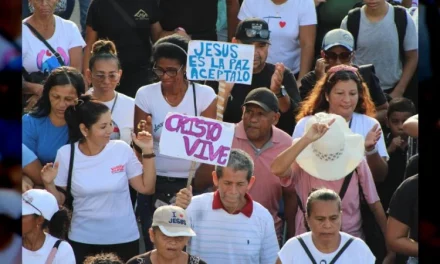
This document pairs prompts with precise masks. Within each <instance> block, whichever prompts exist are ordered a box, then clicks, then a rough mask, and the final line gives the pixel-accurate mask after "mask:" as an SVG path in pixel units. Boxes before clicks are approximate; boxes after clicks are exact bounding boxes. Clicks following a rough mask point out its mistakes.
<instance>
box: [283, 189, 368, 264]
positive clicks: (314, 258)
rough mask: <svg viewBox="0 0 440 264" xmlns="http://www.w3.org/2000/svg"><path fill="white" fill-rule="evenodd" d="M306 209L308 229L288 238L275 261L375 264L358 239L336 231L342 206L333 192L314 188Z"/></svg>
mask: <svg viewBox="0 0 440 264" xmlns="http://www.w3.org/2000/svg"><path fill="white" fill-rule="evenodd" d="M306 210H307V213H306V218H307V224H308V225H309V227H310V232H307V233H304V234H302V235H299V236H296V237H293V238H291V239H289V240H288V241H287V242H286V244H284V246H283V247H282V248H281V250H280V252H279V253H278V259H277V262H276V263H277V264H290V263H338V264H352V263H356V264H374V263H375V260H376V258H375V257H374V255H373V253H372V252H371V250H370V249H369V248H368V246H367V244H365V242H364V241H363V240H362V239H360V238H356V237H353V236H351V235H349V234H347V233H344V232H341V231H339V230H340V229H341V222H342V221H341V219H342V208H341V199H340V198H339V195H338V194H337V193H336V192H334V191H333V190H329V189H325V188H322V189H318V190H315V191H314V192H312V193H311V194H310V195H309V197H308V199H307V209H306ZM338 253H340V254H339V256H338ZM336 259H337V261H336Z"/></svg>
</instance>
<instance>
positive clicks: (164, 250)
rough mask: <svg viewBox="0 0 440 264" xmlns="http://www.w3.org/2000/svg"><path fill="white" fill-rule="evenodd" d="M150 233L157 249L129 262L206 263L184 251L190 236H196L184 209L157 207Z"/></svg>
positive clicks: (135, 263)
mask: <svg viewBox="0 0 440 264" xmlns="http://www.w3.org/2000/svg"><path fill="white" fill-rule="evenodd" d="M149 234H150V239H151V242H153V244H154V246H155V249H154V250H152V251H149V252H147V253H144V254H141V255H138V256H135V257H133V258H131V259H130V260H129V261H128V262H127V264H139V263H141V264H142V263H144V264H151V263H175V264H187V263H188V264H206V262H205V261H203V260H201V259H200V257H198V256H192V255H190V254H188V253H186V252H184V251H183V249H184V248H185V246H186V245H187V243H188V240H189V238H190V237H194V236H196V233H195V232H194V231H193V230H192V229H191V223H190V221H189V219H188V217H187V214H186V212H185V210H184V209H182V208H180V207H178V206H172V205H165V206H161V207H159V208H157V209H156V211H154V215H153V224H152V225H151V228H150V230H149Z"/></svg>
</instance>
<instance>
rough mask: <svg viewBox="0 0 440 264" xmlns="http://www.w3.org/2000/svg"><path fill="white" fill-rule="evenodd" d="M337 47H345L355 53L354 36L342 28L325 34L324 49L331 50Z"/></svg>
mask: <svg viewBox="0 0 440 264" xmlns="http://www.w3.org/2000/svg"><path fill="white" fill-rule="evenodd" d="M335 46H343V47H345V48H347V49H348V50H349V51H353V48H354V38H353V35H352V34H351V33H350V32H349V31H347V30H345V29H341V28H338V29H333V30H330V31H329V32H327V34H325V36H324V39H323V40H322V49H323V50H329V49H331V48H333V47H335Z"/></svg>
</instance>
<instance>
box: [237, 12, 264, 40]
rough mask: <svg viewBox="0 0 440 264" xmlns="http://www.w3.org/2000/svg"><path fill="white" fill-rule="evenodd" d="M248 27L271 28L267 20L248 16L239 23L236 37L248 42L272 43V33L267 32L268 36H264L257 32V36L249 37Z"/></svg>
mask: <svg viewBox="0 0 440 264" xmlns="http://www.w3.org/2000/svg"><path fill="white" fill-rule="evenodd" d="M246 29H255V30H262V29H266V30H269V25H268V24H267V22H266V21H265V20H263V19H261V18H247V19H245V20H242V21H241V22H240V23H239V24H238V26H237V30H236V31H235V38H236V39H238V40H240V41H241V42H243V43H246V44H249V43H252V42H264V43H269V44H270V41H269V38H270V34H267V37H266V38H262V37H261V36H260V35H259V34H257V35H256V36H255V37H248V36H247V34H246Z"/></svg>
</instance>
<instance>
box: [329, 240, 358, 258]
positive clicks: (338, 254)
mask: <svg viewBox="0 0 440 264" xmlns="http://www.w3.org/2000/svg"><path fill="white" fill-rule="evenodd" d="M353 240H354V238H353V237H350V239H349V240H348V241H347V242H345V244H344V246H343V247H342V248H341V249H340V250H339V252H338V253H337V254H336V256H335V257H334V258H333V259H332V261H330V263H329V264H334V263H335V262H336V260H338V258H339V257H340V256H341V255H342V253H344V251H345V250H346V249H347V248H348V246H350V244H351V242H353Z"/></svg>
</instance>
